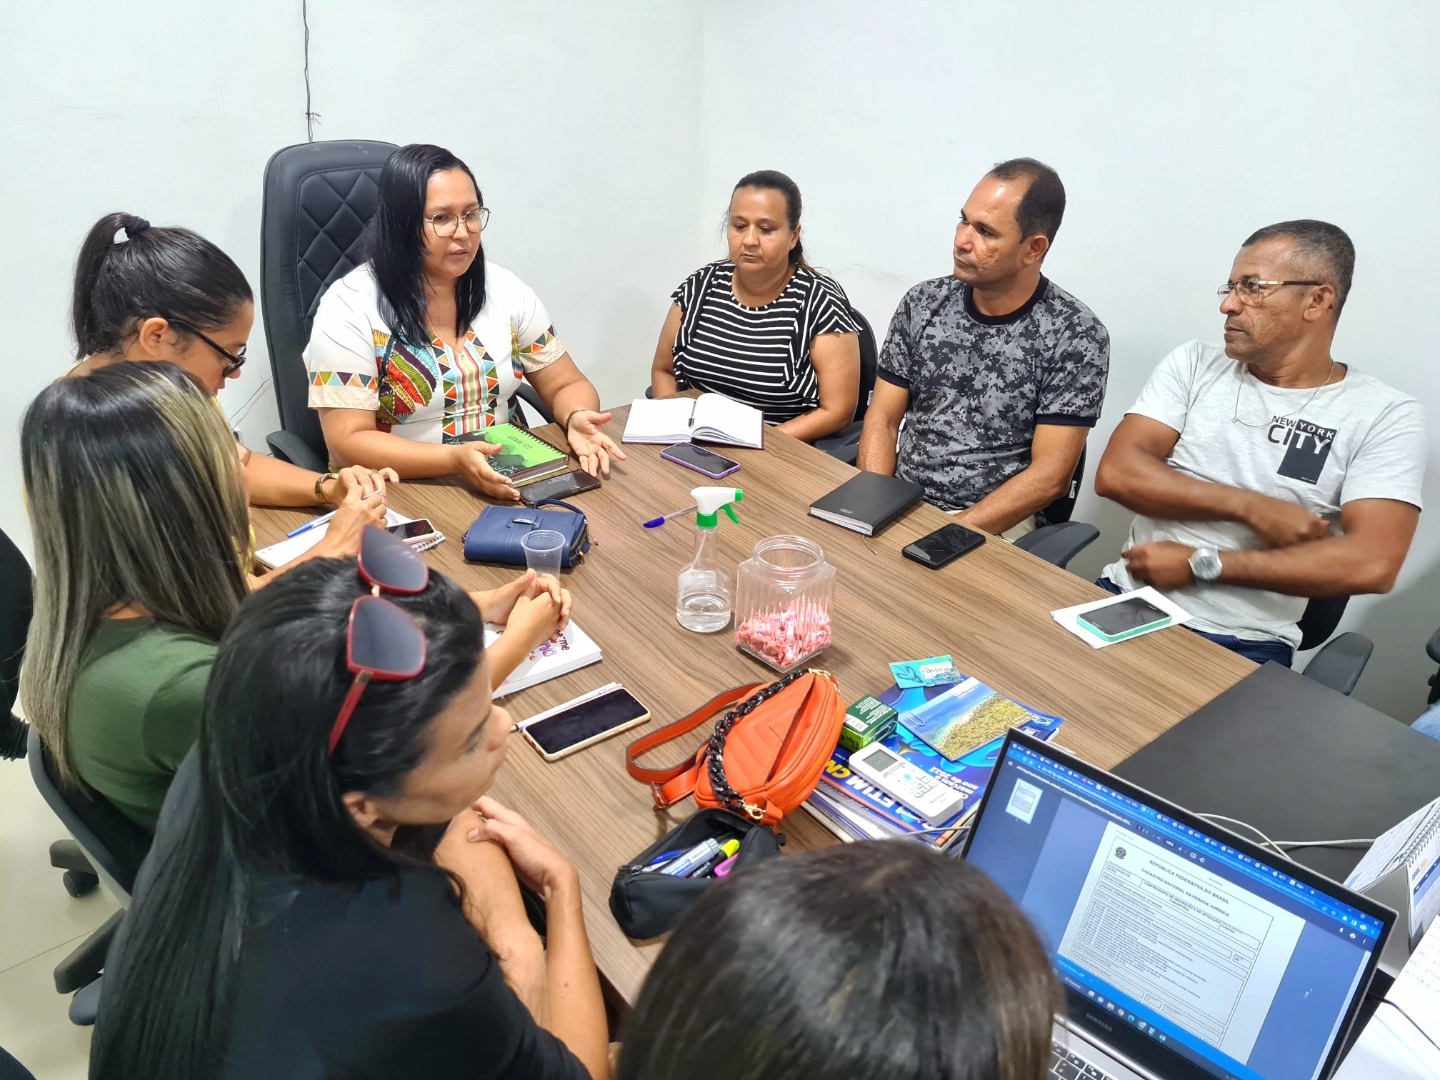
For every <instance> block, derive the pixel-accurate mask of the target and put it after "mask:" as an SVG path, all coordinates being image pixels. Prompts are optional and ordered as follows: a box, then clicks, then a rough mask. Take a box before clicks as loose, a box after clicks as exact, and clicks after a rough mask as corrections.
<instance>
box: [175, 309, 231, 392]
mask: <svg viewBox="0 0 1440 1080" xmlns="http://www.w3.org/2000/svg"><path fill="white" fill-rule="evenodd" d="M165 321H166V322H168V323H170V325H172V326H178V327H180V329H182V330H184V331H186V332H187V333H190V334H194V335H195V336H196V337H198V338H199V339H200V340H201V341H203V342H204V343H205V344H206V345H209V346H210V348H212V349H214V350H215V351H216V352H217V353H219V354H220V355H221V356H222V357H223V358H224V360H225V377H226V378H227V379H228V378H229V377H230V376H231V375H234V374H235V373H236V372H237V371H239V370H240V369H241V368H242V367H244V366H245V361H246V360H247V359H248V357H247V356H246V355H245V353H246V350H248V349H249V348H250V346H248V345H241V346H240V349H239V351H238V352H233V353H232V352H231V351H230V350H229V349H227V348H225V347H224V346H223V345H221V344H219V343H218V342H216V341H215V340H213V339H212V338H209V337H207V336H206V335H205V334H204V333H202V332H201V331H200V329H199V328H198V327H195V326H192V325H190V324H189V323H188V322H186V321H185V320H183V319H166V320H165Z"/></svg>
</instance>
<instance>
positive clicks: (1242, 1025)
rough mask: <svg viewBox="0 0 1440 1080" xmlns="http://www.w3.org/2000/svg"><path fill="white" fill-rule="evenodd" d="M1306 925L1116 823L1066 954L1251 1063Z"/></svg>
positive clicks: (1063, 944) (1064, 942)
mask: <svg viewBox="0 0 1440 1080" xmlns="http://www.w3.org/2000/svg"><path fill="white" fill-rule="evenodd" d="M1304 926H1305V920H1304V919H1302V918H1300V916H1298V915H1295V914H1293V913H1292V912H1289V911H1286V910H1285V909H1284V908H1281V907H1277V906H1276V905H1274V904H1271V903H1269V902H1268V901H1266V900H1262V899H1261V898H1259V897H1257V896H1254V895H1252V894H1251V893H1248V892H1246V891H1245V890H1244V889H1243V888H1241V887H1240V886H1238V885H1235V884H1233V883H1232V882H1229V881H1227V880H1225V879H1224V878H1222V877H1221V876H1220V875H1218V874H1215V873H1213V872H1211V871H1210V870H1209V869H1207V868H1206V867H1205V866H1203V865H1201V863H1200V862H1199V859H1198V857H1197V858H1196V859H1191V858H1187V857H1185V856H1182V855H1180V854H1178V853H1177V852H1174V851H1170V850H1168V849H1167V848H1164V847H1162V846H1161V845H1159V844H1155V843H1152V842H1151V841H1149V840H1145V839H1143V838H1142V837H1139V836H1137V835H1135V834H1134V833H1132V832H1128V831H1127V830H1125V829H1123V828H1121V827H1119V826H1118V825H1116V824H1114V823H1113V822H1111V823H1109V824H1107V825H1106V827H1105V833H1104V835H1103V837H1102V838H1101V841H1100V846H1099V848H1098V850H1097V851H1096V852H1095V858H1094V860H1093V861H1092V862H1091V864H1090V871H1089V873H1088V875H1087V876H1086V878H1085V884H1084V886H1083V887H1082V888H1081V890H1080V897H1079V900H1078V901H1077V902H1076V904H1075V910H1074V912H1073V914H1072V915H1071V917H1070V922H1069V923H1068V924H1067V926H1066V928H1065V934H1064V936H1063V937H1062V938H1061V940H1060V949H1059V952H1060V955H1061V956H1062V957H1064V958H1066V959H1067V960H1070V961H1071V962H1073V963H1075V964H1079V965H1080V966H1082V967H1084V968H1086V969H1087V970H1089V971H1091V972H1092V973H1094V974H1095V975H1098V976H1099V977H1100V978H1102V979H1104V980H1105V981H1107V982H1108V983H1110V984H1111V985H1112V986H1114V987H1116V988H1117V989H1119V990H1121V991H1122V992H1124V993H1126V994H1129V995H1130V996H1131V997H1132V998H1134V999H1136V1000H1137V1001H1140V1002H1143V1003H1144V1004H1145V1005H1146V1006H1148V1007H1149V1008H1151V1009H1154V1010H1155V1011H1156V1012H1158V1013H1160V1014H1162V1015H1164V1016H1168V1017H1170V1018H1171V1019H1173V1020H1174V1021H1175V1022H1176V1023H1178V1024H1180V1025H1181V1026H1183V1027H1184V1028H1186V1029H1187V1030H1189V1031H1191V1032H1193V1033H1194V1034H1195V1035H1198V1036H1199V1037H1200V1038H1202V1039H1204V1040H1205V1041H1206V1042H1208V1043H1210V1044H1211V1045H1212V1046H1215V1047H1217V1048H1218V1049H1220V1050H1221V1051H1222V1052H1223V1053H1226V1054H1228V1055H1230V1057H1232V1058H1234V1059H1235V1060H1237V1061H1240V1062H1244V1061H1246V1060H1248V1058H1249V1056H1250V1051H1251V1050H1252V1049H1253V1047H1254V1045H1255V1039H1256V1037H1257V1036H1258V1035H1259V1034H1260V1027H1261V1025H1262V1024H1263V1023H1264V1022H1265V1016H1266V1013H1267V1012H1268V1011H1269V1009H1270V1003H1271V1002H1272V1001H1273V1000H1274V997H1275V992H1276V990H1277V989H1278V988H1279V986H1280V980H1281V978H1282V976H1283V975H1284V974H1285V968H1286V966H1287V965H1288V964H1289V963H1290V956H1291V954H1292V953H1293V952H1294V951H1295V944H1296V942H1298V941H1299V940H1300V931H1301V930H1302V929H1303V928H1304Z"/></svg>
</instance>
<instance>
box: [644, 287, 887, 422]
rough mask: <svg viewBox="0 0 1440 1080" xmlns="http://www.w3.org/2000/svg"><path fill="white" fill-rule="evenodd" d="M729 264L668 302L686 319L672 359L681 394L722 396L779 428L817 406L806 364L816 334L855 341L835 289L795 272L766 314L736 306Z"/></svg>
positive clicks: (854, 327) (854, 328) (855, 328)
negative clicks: (756, 411)
mask: <svg viewBox="0 0 1440 1080" xmlns="http://www.w3.org/2000/svg"><path fill="white" fill-rule="evenodd" d="M734 277H735V264H734V263H732V262H730V261H729V260H728V259H725V260H722V261H720V262H714V263H710V264H709V265H708V266H703V267H701V268H700V269H699V270H697V271H695V273H693V274H691V275H690V276H689V277H688V278H686V279H685V281H684V282H683V283H682V284H681V285H680V287H679V288H678V289H676V290H675V291H674V292H673V293H672V294H671V296H670V298H671V299H672V300H674V301H675V303H676V304H678V305H679V307H680V310H681V312H683V313H684V318H683V319H682V320H681V322H680V330H679V332H678V333H677V334H676V335H675V343H674V346H673V350H672V354H673V356H674V362H675V381H676V383H677V384H678V385H679V387H680V389H682V390H689V389H692V388H693V389H696V390H705V391H709V392H712V393H717V394H725V395H726V396H727V397H732V398H734V399H735V400H736V401H740V402H744V403H745V404H746V405H750V406H753V407H754V408H757V409H759V410H761V411H762V412H763V413H764V414H765V419H766V421H767V422H769V423H772V424H782V423H784V422H785V421H786V420H793V419H794V418H795V417H797V416H799V415H800V414H801V413H806V412H809V411H811V410H812V409H816V408H818V407H819V406H820V381H819V379H818V378H817V377H816V375H815V366H814V365H813V364H812V363H811V362H810V346H811V344H812V343H813V342H814V340H815V338H816V336H817V335H819V334H855V333H858V332H859V330H860V327H859V325H858V324H857V323H856V322H855V318H854V316H852V315H851V314H850V304H849V301H847V300H846V299H845V293H844V291H843V290H841V288H840V286H839V285H837V284H836V283H835V282H833V281H831V280H830V279H829V278H827V277H823V276H821V275H819V274H813V273H811V272H810V271H808V270H805V269H803V268H802V269H797V270H796V271H795V274H794V276H792V277H791V278H790V283H789V284H788V285H786V286H785V291H784V292H782V293H781V294H780V295H779V296H777V297H776V298H775V299H774V300H772V301H770V303H768V304H766V305H765V306H764V307H758V308H752V307H746V306H745V305H744V304H742V303H740V301H739V300H737V299H736V298H735V291H734V289H733V288H732V282H733V280H734Z"/></svg>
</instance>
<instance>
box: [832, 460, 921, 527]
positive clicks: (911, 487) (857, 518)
mask: <svg viewBox="0 0 1440 1080" xmlns="http://www.w3.org/2000/svg"><path fill="white" fill-rule="evenodd" d="M924 495H925V489H924V488H922V487H921V486H920V485H919V484H917V483H915V482H914V481H911V480H900V479H898V478H897V477H894V476H885V475H884V474H882V473H873V472H862V473H857V474H856V475H854V476H852V477H851V478H850V479H849V480H846V481H845V483H843V484H841V485H840V486H839V487H838V488H836V489H835V490H834V491H832V492H830V494H829V495H826V496H825V497H824V498H823V499H817V500H815V501H814V502H813V503H811V504H810V516H811V517H817V518H820V519H821V520H822V521H828V522H830V523H831V524H832V525H839V526H842V527H843V528H846V529H853V530H854V531H855V532H858V533H862V534H863V535H865V536H874V535H875V534H876V533H878V532H879V531H880V530H882V529H883V528H885V526H886V525H889V524H890V523H891V522H892V521H894V520H895V519H896V518H898V517H899V516H900V515H901V514H903V513H905V511H907V510H909V509H910V508H911V507H912V506H914V505H915V504H916V503H918V502H919V501H920V500H921V499H922V498H923V497H924Z"/></svg>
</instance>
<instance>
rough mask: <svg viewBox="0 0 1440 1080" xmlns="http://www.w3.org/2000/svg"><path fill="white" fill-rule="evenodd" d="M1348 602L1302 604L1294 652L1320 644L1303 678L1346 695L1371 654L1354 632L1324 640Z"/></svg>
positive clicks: (1321, 599) (1332, 599) (1371, 647)
mask: <svg viewBox="0 0 1440 1080" xmlns="http://www.w3.org/2000/svg"><path fill="white" fill-rule="evenodd" d="M1348 603H1350V598H1349V597H1348V596H1317V597H1315V598H1313V599H1312V600H1311V601H1310V602H1309V603H1308V604H1306V605H1305V613H1304V614H1303V615H1301V616H1300V623H1299V626H1300V648H1299V650H1298V651H1300V652H1306V651H1308V650H1310V649H1313V648H1315V647H1316V646H1318V645H1323V647H1322V648H1320V650H1319V651H1318V652H1317V653H1316V654H1315V655H1314V656H1312V657H1311V658H1310V661H1309V663H1307V664H1306V665H1305V671H1304V675H1305V677H1306V678H1309V679H1314V680H1315V681H1316V682H1318V683H1320V684H1321V685H1322V686H1328V687H1330V689H1332V690H1338V691H1339V692H1340V693H1342V694H1346V695H1348V694H1350V693H1351V692H1353V691H1354V689H1355V684H1356V683H1358V682H1359V681H1360V676H1361V675H1363V674H1364V673H1365V665H1366V664H1368V663H1369V662H1370V654H1371V653H1373V652H1374V651H1375V643H1374V642H1373V641H1371V640H1370V639H1369V638H1368V637H1366V636H1365V635H1364V634H1357V633H1355V632H1354V631H1349V632H1347V633H1344V634H1340V635H1339V636H1338V637H1335V638H1333V639H1331V640H1327V639H1329V638H1330V635H1331V634H1333V633H1335V628H1336V627H1337V626H1339V625H1340V618H1341V616H1343V615H1344V614H1345V605H1347V604H1348ZM1432 640H1433V639H1432Z"/></svg>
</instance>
